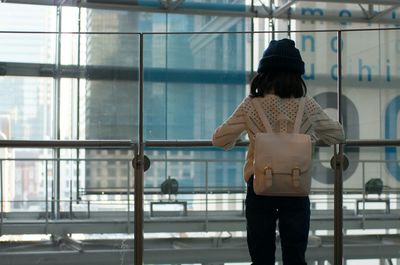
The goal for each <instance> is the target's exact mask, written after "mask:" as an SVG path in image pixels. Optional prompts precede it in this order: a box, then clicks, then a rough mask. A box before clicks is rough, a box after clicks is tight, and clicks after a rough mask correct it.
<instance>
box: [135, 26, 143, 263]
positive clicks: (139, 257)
mask: <svg viewBox="0 0 400 265" xmlns="http://www.w3.org/2000/svg"><path fill="white" fill-rule="evenodd" d="M139 37H140V45H139V47H140V65H139V141H138V144H137V146H136V148H135V149H136V150H135V156H136V157H135V159H134V166H135V182H134V189H135V197H134V199H135V231H134V236H135V240H134V243H135V245H134V251H135V253H134V261H135V263H134V264H135V265H142V264H143V251H144V248H143V189H144V188H143V47H144V46H143V33H140V34H139Z"/></svg>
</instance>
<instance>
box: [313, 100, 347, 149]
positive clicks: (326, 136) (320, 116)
mask: <svg viewBox="0 0 400 265" xmlns="http://www.w3.org/2000/svg"><path fill="white" fill-rule="evenodd" d="M308 106H309V107H308V109H307V110H308V112H309V113H308V114H309V116H308V118H309V120H310V122H311V125H312V127H313V130H314V133H315V136H316V137H317V138H318V139H320V140H321V141H323V142H324V143H326V144H328V145H332V144H337V143H341V142H344V140H345V135H344V131H343V127H342V125H341V124H340V123H339V122H337V121H335V120H333V119H331V118H330V117H329V116H328V115H327V114H326V113H325V112H324V110H323V109H322V108H321V106H320V105H319V104H318V103H317V102H316V101H315V100H314V99H313V98H309V105H308Z"/></svg>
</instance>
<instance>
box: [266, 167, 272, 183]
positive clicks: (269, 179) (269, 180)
mask: <svg viewBox="0 0 400 265" xmlns="http://www.w3.org/2000/svg"><path fill="white" fill-rule="evenodd" d="M264 176H265V184H266V186H267V187H271V186H272V167H270V166H266V167H264Z"/></svg>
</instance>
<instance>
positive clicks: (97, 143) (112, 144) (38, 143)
mask: <svg viewBox="0 0 400 265" xmlns="http://www.w3.org/2000/svg"><path fill="white" fill-rule="evenodd" d="M136 144H137V142H136V141H132V140H0V148H1V147H11V148H77V147H79V148H134V147H135V145H136Z"/></svg>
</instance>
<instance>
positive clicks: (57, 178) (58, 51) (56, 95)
mask: <svg viewBox="0 0 400 265" xmlns="http://www.w3.org/2000/svg"><path fill="white" fill-rule="evenodd" d="M56 19H57V25H56V27H57V28H56V31H57V33H56V34H57V35H56V36H57V37H56V58H55V60H56V65H55V66H56V71H55V75H54V101H53V102H54V104H55V106H54V132H55V135H54V136H55V138H56V139H57V140H60V136H61V135H60V109H61V108H60V102H61V101H60V81H61V80H60V79H61V76H60V65H61V26H62V25H61V24H62V7H61V6H58V7H57V18H56ZM53 151H54V157H55V158H56V159H57V160H56V161H55V162H54V163H55V165H54V171H53V174H54V175H53V180H54V185H55V189H54V197H55V217H56V219H58V218H59V217H60V192H61V189H60V181H61V180H60V161H59V160H58V159H59V158H60V149H59V148H57V149H54V150H53Z"/></svg>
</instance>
